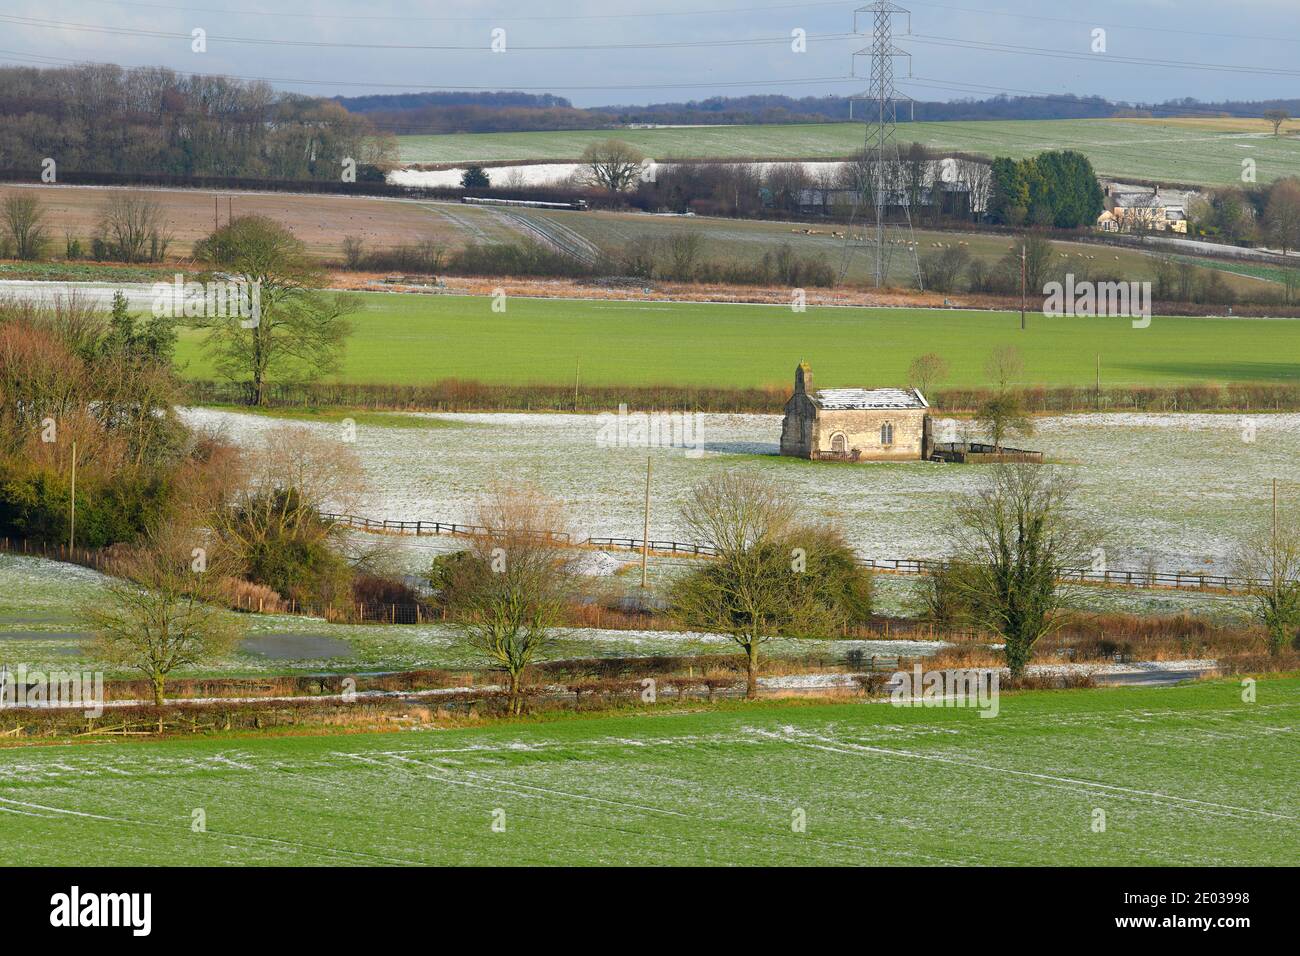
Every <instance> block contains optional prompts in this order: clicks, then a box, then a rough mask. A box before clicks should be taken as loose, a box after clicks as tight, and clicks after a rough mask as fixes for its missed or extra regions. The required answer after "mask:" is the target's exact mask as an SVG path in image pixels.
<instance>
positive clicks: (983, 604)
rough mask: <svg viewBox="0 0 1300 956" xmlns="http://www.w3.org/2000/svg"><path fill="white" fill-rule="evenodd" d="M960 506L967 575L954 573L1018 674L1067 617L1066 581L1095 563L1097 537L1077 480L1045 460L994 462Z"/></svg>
mask: <svg viewBox="0 0 1300 956" xmlns="http://www.w3.org/2000/svg"><path fill="white" fill-rule="evenodd" d="M992 467H993V470H992V471H991V473H990V475H989V477H988V480H987V481H986V482H985V484H984V486H983V487H982V488H980V489H979V490H978V491H976V492H975V493H974V494H972V495H971V496H970V497H968V498H966V499H965V500H963V501H961V502H960V503H959V504H958V505H957V506H956V509H955V512H956V525H957V553H956V555H955V556H954V558H955V561H956V562H957V566H958V567H960V568H961V573H958V574H954V575H952V576H951V581H950V582H949V583H950V585H951V586H952V587H953V588H955V589H956V590H957V592H958V598H959V603H960V604H961V605H962V606H963V607H964V608H966V609H967V613H968V614H969V616H970V618H971V619H972V621H973V623H975V624H976V625H977V626H979V627H982V628H984V629H986V630H988V631H991V632H993V633H995V634H998V635H1000V636H1001V637H1002V638H1003V640H1004V641H1005V644H1006V659H1007V665H1008V667H1009V668H1010V670H1011V676H1012V677H1013V678H1017V677H1019V676H1020V675H1021V674H1023V673H1024V669H1025V667H1026V666H1027V665H1028V664H1029V662H1030V660H1031V659H1032V657H1033V652H1034V646H1035V645H1036V644H1037V643H1038V641H1040V640H1041V639H1042V638H1043V637H1044V636H1046V635H1047V634H1049V633H1051V632H1052V631H1053V630H1054V629H1055V628H1057V627H1059V626H1060V625H1061V624H1063V623H1064V615H1063V614H1062V596H1061V589H1060V580H1061V578H1062V575H1063V573H1064V572H1065V571H1067V570H1071V569H1077V568H1080V567H1084V566H1087V565H1088V564H1090V563H1091V559H1092V556H1093V552H1094V550H1095V549H1096V546H1097V542H1098V540H1099V539H1098V537H1097V535H1096V533H1095V532H1094V531H1093V530H1092V529H1091V528H1090V527H1088V525H1086V524H1085V523H1084V522H1083V521H1082V520H1081V519H1080V518H1079V517H1078V516H1077V515H1076V513H1075V511H1074V508H1073V496H1074V486H1073V485H1072V483H1071V482H1070V481H1069V479H1068V478H1066V477H1065V476H1064V475H1063V474H1062V473H1060V472H1057V471H1055V470H1053V469H1050V468H1046V467H1044V466H1042V465H1031V464H1004V465H995V466H992Z"/></svg>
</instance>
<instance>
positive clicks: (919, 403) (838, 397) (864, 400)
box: [809, 388, 930, 410]
mask: <svg viewBox="0 0 1300 956" xmlns="http://www.w3.org/2000/svg"><path fill="white" fill-rule="evenodd" d="M809 397H810V398H812V400H813V403H814V404H816V405H817V406H818V407H819V408H824V409H828V410H832V409H835V410H838V409H846V410H847V409H871V408H929V407H930V403H929V402H927V401H926V400H925V396H924V395H922V394H921V390H920V389H916V388H822V389H818V390H817V391H816V392H813V394H812V395H811V396H809Z"/></svg>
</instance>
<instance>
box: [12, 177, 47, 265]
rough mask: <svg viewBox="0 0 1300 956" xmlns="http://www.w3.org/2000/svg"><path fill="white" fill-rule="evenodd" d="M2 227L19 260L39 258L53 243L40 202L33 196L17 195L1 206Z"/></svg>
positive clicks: (13, 194)
mask: <svg viewBox="0 0 1300 956" xmlns="http://www.w3.org/2000/svg"><path fill="white" fill-rule="evenodd" d="M0 227H3V229H4V232H3V235H4V236H5V237H6V238H7V239H8V240H9V242H10V244H11V245H12V246H13V252H14V257H15V258H17V259H27V260H33V259H39V258H40V257H41V254H42V253H43V252H44V251H45V244H46V243H47V242H48V241H49V231H48V229H47V228H46V224H45V213H44V211H43V210H42V209H41V203H40V200H39V199H37V198H36V196H34V195H31V194H30V193H25V192H24V193H19V192H13V193H10V194H9V195H7V196H5V198H4V202H3V203H0Z"/></svg>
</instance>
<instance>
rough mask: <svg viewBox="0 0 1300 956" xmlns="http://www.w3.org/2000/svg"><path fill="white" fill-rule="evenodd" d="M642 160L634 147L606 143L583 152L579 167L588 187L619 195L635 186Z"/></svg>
mask: <svg viewBox="0 0 1300 956" xmlns="http://www.w3.org/2000/svg"><path fill="white" fill-rule="evenodd" d="M644 160H645V156H644V155H643V154H642V153H641V152H640V150H638V149H636V147H634V146H630V145H629V144H627V143H625V142H623V141H622V140H619V139H607V140H605V141H604V142H600V143H592V144H591V145H590V146H588V147H587V148H586V149H585V150H583V151H582V159H581V163H582V166H583V174H584V176H585V177H586V179H587V181H588V182H589V183H590V184H592V185H595V186H599V187H601V188H602V189H607V190H609V191H610V192H612V193H619V192H623V191H624V190H626V189H630V188H631V187H632V186H634V185H635V184H636V181H637V178H638V176H640V173H641V164H642V162H643V161H644Z"/></svg>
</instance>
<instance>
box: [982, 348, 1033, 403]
mask: <svg viewBox="0 0 1300 956" xmlns="http://www.w3.org/2000/svg"><path fill="white" fill-rule="evenodd" d="M1024 371H1025V360H1024V359H1023V358H1022V357H1021V355H1020V349H1018V348H1016V347H1015V346H1014V345H999V346H998V347H997V348H995V349H994V350H993V351H992V352H990V353H989V357H988V358H987V359H985V360H984V374H985V375H986V376H988V379H989V381H991V382H993V383H994V384H996V385H997V387H998V391H1000V392H1005V391H1006V390H1007V386H1008V385H1010V384H1011V383H1012V382H1013V381H1015V380H1016V379H1017V378H1019V377H1020V376H1021V375H1022V374H1024Z"/></svg>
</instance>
